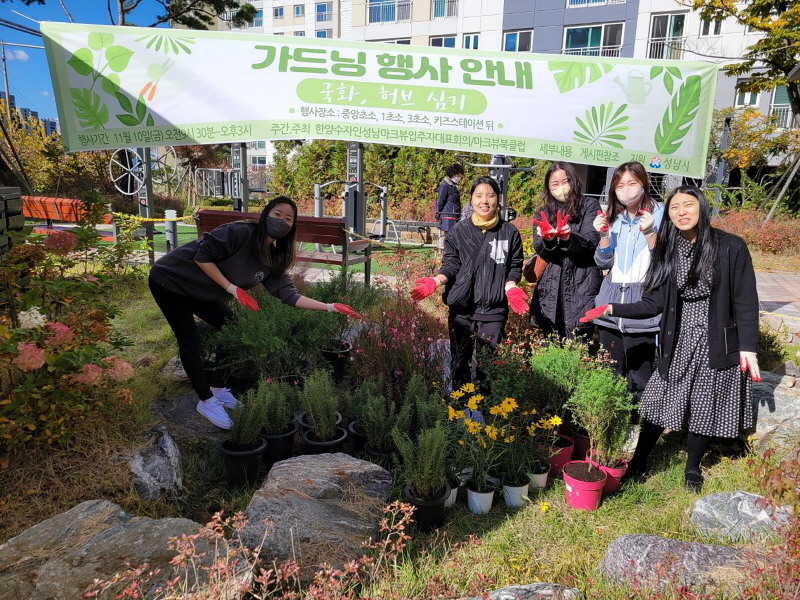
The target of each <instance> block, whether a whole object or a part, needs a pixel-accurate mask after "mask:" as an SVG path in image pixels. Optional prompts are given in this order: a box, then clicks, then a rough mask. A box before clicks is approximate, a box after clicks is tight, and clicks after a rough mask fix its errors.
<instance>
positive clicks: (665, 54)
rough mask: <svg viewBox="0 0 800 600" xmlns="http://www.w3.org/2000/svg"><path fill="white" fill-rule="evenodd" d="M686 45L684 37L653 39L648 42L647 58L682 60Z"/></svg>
mask: <svg viewBox="0 0 800 600" xmlns="http://www.w3.org/2000/svg"><path fill="white" fill-rule="evenodd" d="M685 43H686V39H685V38H682V37H666V38H651V39H650V40H648V42H647V58H655V59H657V60H681V59H682V58H683V47H684V44H685Z"/></svg>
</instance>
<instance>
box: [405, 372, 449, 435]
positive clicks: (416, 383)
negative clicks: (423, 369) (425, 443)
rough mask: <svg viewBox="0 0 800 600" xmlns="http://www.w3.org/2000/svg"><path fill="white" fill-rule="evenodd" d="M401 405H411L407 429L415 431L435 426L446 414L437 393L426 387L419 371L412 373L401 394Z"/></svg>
mask: <svg viewBox="0 0 800 600" xmlns="http://www.w3.org/2000/svg"><path fill="white" fill-rule="evenodd" d="M403 406H404V407H405V406H408V407H411V410H412V413H413V418H412V423H411V425H410V427H409V429H410V430H411V431H412V432H415V433H419V432H420V431H422V430H423V429H430V428H431V427H435V426H436V423H437V422H438V421H441V420H442V419H444V417H445V415H446V412H445V409H444V405H443V404H442V403H441V402H439V397H438V395H437V394H436V393H434V392H432V391H431V390H430V389H429V388H428V385H427V384H426V383H425V380H424V379H423V377H422V375H420V374H419V373H414V375H412V376H411V379H410V380H409V382H408V387H407V388H406V393H405V395H404V396H403Z"/></svg>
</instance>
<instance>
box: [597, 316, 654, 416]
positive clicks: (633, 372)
mask: <svg viewBox="0 0 800 600" xmlns="http://www.w3.org/2000/svg"><path fill="white" fill-rule="evenodd" d="M599 329H600V344H601V345H602V346H603V349H604V350H605V351H606V352H608V354H609V356H610V358H611V360H613V361H614V363H613V364H612V370H613V371H614V374H615V375H620V376H623V377H625V378H626V379H627V380H628V391H629V392H631V393H632V394H633V401H634V402H635V403H636V404H637V405H638V404H639V398H640V397H641V395H642V392H643V391H644V387H645V386H646V385H647V382H648V381H650V376H651V375H652V374H653V360H655V357H656V334H655V332H654V333H635V334H630V333H622V332H620V331H619V330H618V329H610V328H608V327H600V328H599Z"/></svg>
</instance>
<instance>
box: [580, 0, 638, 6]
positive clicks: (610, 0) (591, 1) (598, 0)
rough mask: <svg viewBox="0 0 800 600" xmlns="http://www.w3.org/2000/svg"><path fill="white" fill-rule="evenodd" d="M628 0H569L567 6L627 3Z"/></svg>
mask: <svg viewBox="0 0 800 600" xmlns="http://www.w3.org/2000/svg"><path fill="white" fill-rule="evenodd" d="M626 1H627V0H567V8H583V7H585V6H603V5H604V4H625V2H626Z"/></svg>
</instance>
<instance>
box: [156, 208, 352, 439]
mask: <svg viewBox="0 0 800 600" xmlns="http://www.w3.org/2000/svg"><path fill="white" fill-rule="evenodd" d="M296 231H297V205H295V203H294V202H293V201H292V200H290V199H289V198H287V197H286V196H278V197H277V198H274V199H273V200H271V201H270V202H269V204H267V206H266V207H264V210H263V211H262V212H261V216H260V217H259V219H258V221H251V220H243V221H236V222H235V223H227V224H225V225H222V226H220V227H217V228H216V229H214V230H213V231H211V232H209V233H206V234H204V235H203V237H201V238H199V239H197V240H195V241H192V242H189V243H188V244H185V245H183V246H180V247H179V248H176V249H175V250H173V251H172V252H170V253H169V254H167V255H165V256H163V257H162V258H160V259H159V260H158V261H157V262H156V264H155V265H153V268H152V269H151V271H150V279H149V282H148V283H149V285H150V291H151V292H152V294H153V298H154V299H155V301H156V304H158V307H159V308H160V309H161V312H163V313H164V317H165V318H166V319H167V323H169V326H170V327H171V328H172V331H173V332H174V333H175V337H176V339H177V340H178V352H179V354H180V357H181V363H182V364H183V368H184V370H185V371H186V375H187V376H188V377H189V381H190V382H191V384H192V387H193V388H194V390H195V392H197V395H198V397H199V398H200V401H199V402H198V403H197V411H198V412H199V413H200V414H201V415H203V416H204V417H205V418H206V419H208V420H209V421H211V423H213V424H214V425H216V426H217V427H220V428H222V429H230V427H231V420H230V418H229V417H228V415H227V413H226V412H225V410H224V409H225V408H233V407H234V406H235V405H236V398H234V397H233V395H232V394H231V393H230V390H228V389H226V388H221V387H214V388H212V387H210V385H209V381H208V380H207V378H206V375H205V371H204V369H203V358H202V355H201V348H200V333H199V331H198V328H197V324H196V323H195V320H194V317H195V315H196V316H198V317H200V318H201V319H202V320H203V321H205V322H206V323H208V324H209V325H211V326H212V327H214V328H215V329H217V330H219V329H221V328H222V326H223V325H224V324H225V322H226V321H227V320H229V319H232V318H233V313H232V311H231V310H230V309H229V308H228V306H227V305H226V304H225V303H224V302H223V301H222V300H223V299H224V298H226V297H227V296H226V294H230V295H231V296H233V297H234V298H236V300H237V301H238V302H239V303H240V304H242V305H243V306H245V307H246V308H249V309H250V310H258V303H257V302H256V301H255V299H254V298H253V297H252V296H250V294H248V293H247V291H246V290H248V289H251V288H253V287H255V286H257V285H259V284H261V285H263V286H264V287H265V288H266V289H267V291H268V292H269V293H270V294H272V295H273V296H275V297H276V298H279V299H280V300H281V301H282V302H284V303H285V304H288V305H290V306H296V307H298V308H305V309H308V310H327V311H328V312H339V313H342V314H345V315H347V316H350V317H354V318H360V316H359V315H358V314H357V313H356V312H355V311H353V309H352V308H350V307H349V306H347V305H346V304H338V303H334V304H324V303H322V302H318V301H316V300H312V299H311V298H306V297H305V296H301V295H300V294H299V293H298V292H297V290H296V289H295V287H294V284H293V283H292V279H291V278H290V277H289V276H288V275H287V274H286V271H287V270H288V269H289V267H291V266H292V263H293V262H294V259H295V232H296Z"/></svg>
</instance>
